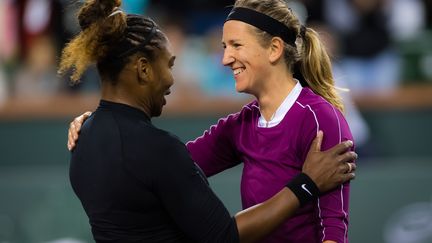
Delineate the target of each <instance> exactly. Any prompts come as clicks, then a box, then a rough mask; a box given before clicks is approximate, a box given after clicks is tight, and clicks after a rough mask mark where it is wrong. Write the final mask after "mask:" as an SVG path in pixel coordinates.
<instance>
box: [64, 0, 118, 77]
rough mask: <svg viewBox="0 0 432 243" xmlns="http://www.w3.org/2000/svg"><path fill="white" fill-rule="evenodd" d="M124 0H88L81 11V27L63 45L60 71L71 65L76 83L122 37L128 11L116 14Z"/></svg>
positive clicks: (67, 68) (79, 15)
mask: <svg viewBox="0 0 432 243" xmlns="http://www.w3.org/2000/svg"><path fill="white" fill-rule="evenodd" d="M120 5H121V0H87V1H86V2H85V3H84V5H83V6H82V7H81V9H80V10H79V12H78V20H79V24H80V27H81V29H82V31H81V32H80V33H79V34H78V35H77V36H76V37H75V38H74V39H72V41H70V42H69V43H68V44H67V45H66V47H65V48H64V49H63V52H62V56H61V60H60V66H59V70H58V73H59V74H60V75H62V74H64V73H65V72H66V71H67V70H69V69H72V75H71V80H72V83H73V84H76V83H78V82H79V78H80V77H81V75H82V74H83V73H84V71H85V70H86V69H87V68H88V67H89V66H90V65H91V64H93V63H96V62H99V61H101V60H102V59H103V58H105V57H106V56H107V55H108V50H109V47H110V45H113V44H114V43H116V42H117V41H118V40H119V39H121V37H122V35H123V32H124V30H125V28H126V15H125V14H124V13H122V12H121V13H119V14H113V15H110V14H111V13H113V11H115V10H116V9H117V8H118V7H119V6H120Z"/></svg>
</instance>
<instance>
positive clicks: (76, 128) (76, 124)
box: [67, 111, 92, 151]
mask: <svg viewBox="0 0 432 243" xmlns="http://www.w3.org/2000/svg"><path fill="white" fill-rule="evenodd" d="M91 114H92V113H91V112H90V111H87V112H84V113H83V114H82V115H80V116H77V117H75V119H74V120H73V121H72V122H71V123H70V124H69V131H68V142H67V148H68V149H69V151H72V150H73V149H74V148H75V142H76V141H77V140H78V136H79V132H80V130H81V126H82V124H83V123H84V121H85V120H86V119H87V118H88V117H89V116H90V115H91Z"/></svg>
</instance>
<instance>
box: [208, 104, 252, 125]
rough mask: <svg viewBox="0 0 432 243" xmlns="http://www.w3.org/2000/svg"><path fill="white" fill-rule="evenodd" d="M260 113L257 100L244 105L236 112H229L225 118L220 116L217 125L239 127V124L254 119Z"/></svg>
mask: <svg viewBox="0 0 432 243" xmlns="http://www.w3.org/2000/svg"><path fill="white" fill-rule="evenodd" d="M257 113H259V106H258V102H257V101H256V100H254V101H252V102H250V103H248V104H246V105H244V106H243V107H242V109H241V110H240V111H238V112H236V113H232V114H229V115H227V116H225V117H223V118H220V119H219V120H218V122H217V125H216V126H217V127H225V129H226V128H228V127H231V128H234V127H237V126H239V125H244V124H245V122H248V121H250V120H252V119H253V117H254V116H256V114H257Z"/></svg>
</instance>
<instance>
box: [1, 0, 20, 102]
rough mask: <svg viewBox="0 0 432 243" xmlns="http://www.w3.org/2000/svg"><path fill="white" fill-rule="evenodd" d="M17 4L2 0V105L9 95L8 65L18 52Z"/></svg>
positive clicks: (11, 0) (10, 0)
mask: <svg viewBox="0 0 432 243" xmlns="http://www.w3.org/2000/svg"><path fill="white" fill-rule="evenodd" d="M17 18H18V17H17V5H16V4H15V3H14V1H13V0H3V1H0V106H1V105H2V104H3V103H4V101H5V100H6V99H7V97H8V96H9V79H8V75H7V73H6V67H7V66H10V65H11V63H12V62H13V61H14V59H15V58H16V54H17V48H18V45H17V38H18V37H17V22H18V21H17Z"/></svg>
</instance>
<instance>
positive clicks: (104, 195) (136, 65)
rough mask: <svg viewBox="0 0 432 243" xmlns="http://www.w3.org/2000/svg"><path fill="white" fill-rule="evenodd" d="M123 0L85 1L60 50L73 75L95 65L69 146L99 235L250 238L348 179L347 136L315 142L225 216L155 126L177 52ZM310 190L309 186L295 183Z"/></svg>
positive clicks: (100, 238)
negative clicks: (260, 195)
mask: <svg viewBox="0 0 432 243" xmlns="http://www.w3.org/2000/svg"><path fill="white" fill-rule="evenodd" d="M120 3H121V1H120V0H94V1H93V0H89V1H87V2H86V3H85V4H84V5H83V7H82V8H81V9H80V12H79V14H78V19H79V23H80V26H81V28H82V31H81V32H80V34H79V35H78V36H77V37H75V38H74V39H73V40H72V41H71V42H70V43H69V44H68V45H67V46H66V48H65V49H64V51H63V55H62V60H61V64H60V70H59V72H60V73H63V72H65V71H66V70H69V69H71V68H72V69H73V74H72V76H71V79H72V81H73V82H77V81H78V79H79V77H80V76H81V74H82V73H83V72H84V70H85V69H86V68H87V67H88V65H90V64H92V63H96V65H97V68H98V72H99V74H100V76H101V80H102V85H101V86H102V100H101V101H100V105H99V107H98V108H97V110H96V111H95V112H94V113H93V114H92V115H91V116H90V117H89V118H88V120H87V121H86V122H85V124H84V125H83V127H82V129H81V134H80V139H79V142H78V143H77V145H76V148H75V149H74V151H73V153H72V159H71V167H70V179H71V184H72V187H73V189H74V191H75V193H76V194H77V196H78V197H79V199H80V200H81V202H82V205H83V207H84V209H85V211H86V213H87V215H88V217H89V220H90V224H91V227H92V233H93V236H94V239H95V240H96V241H97V242H253V241H256V240H259V239H260V238H262V237H263V236H265V235H266V234H268V233H270V232H271V230H273V229H274V228H276V227H277V225H278V224H280V223H282V222H283V221H284V219H286V218H287V217H289V216H290V215H291V214H293V213H294V211H295V210H296V209H297V208H298V207H299V206H301V205H302V204H304V203H306V202H307V201H308V200H311V199H313V198H315V197H316V196H318V195H319V193H320V192H323V191H327V190H328V189H330V188H332V187H334V186H336V185H338V184H340V183H342V182H345V181H347V180H349V179H352V178H353V177H354V173H352V169H351V168H352V167H353V166H354V165H351V164H349V163H346V162H348V161H351V160H353V159H354V158H355V156H356V155H355V154H353V153H344V152H345V151H346V149H347V148H348V147H350V146H352V143H350V142H345V143H342V144H340V145H338V146H336V147H335V148H334V149H331V150H329V151H326V152H320V151H319V150H320V139H322V135H321V136H319V137H318V139H316V141H315V142H314V144H313V146H312V148H311V150H310V152H309V155H308V158H307V161H306V162H305V165H304V168H303V171H304V173H303V174H301V175H299V177H298V178H296V179H295V180H294V181H293V182H291V183H290V184H288V186H287V188H284V189H283V190H281V191H280V192H279V193H278V194H276V195H275V196H274V197H272V198H271V199H269V200H268V201H266V202H264V203H262V204H260V205H257V206H255V207H253V208H250V209H247V210H244V211H242V212H240V213H238V214H237V215H236V216H234V217H231V216H230V215H229V213H228V211H227V210H226V208H225V207H224V205H223V204H222V203H221V201H220V200H219V199H218V198H217V197H216V195H215V194H214V193H213V192H212V190H211V189H210V187H209V186H208V184H207V181H206V179H205V177H204V176H203V175H202V173H201V172H200V170H199V168H198V167H197V166H196V165H195V164H194V163H193V161H192V160H191V159H190V157H189V154H188V152H187V150H186V147H185V146H184V144H182V143H181V142H180V141H179V140H178V139H177V138H176V137H174V136H172V135H171V134H169V133H168V132H166V131H163V130H160V129H158V128H156V127H155V126H153V125H152V123H151V117H154V116H159V115H160V114H161V111H162V107H163V106H164V105H165V103H166V100H165V95H168V94H169V93H170V87H171V85H172V84H173V77H172V74H171V67H172V66H173V65H174V59H175V57H174V56H173V55H172V53H171V51H170V45H169V41H168V40H167V38H166V36H165V34H164V33H163V32H162V31H161V30H160V29H159V27H158V26H157V25H156V24H155V23H154V22H153V21H152V20H150V19H149V18H145V17H143V16H139V15H126V14H124V13H123V12H122V11H121V10H120V9H119V8H118V7H119V6H120ZM305 187H306V188H308V189H309V190H307V193H306V192H305V191H304V190H303V189H302V188H305Z"/></svg>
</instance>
